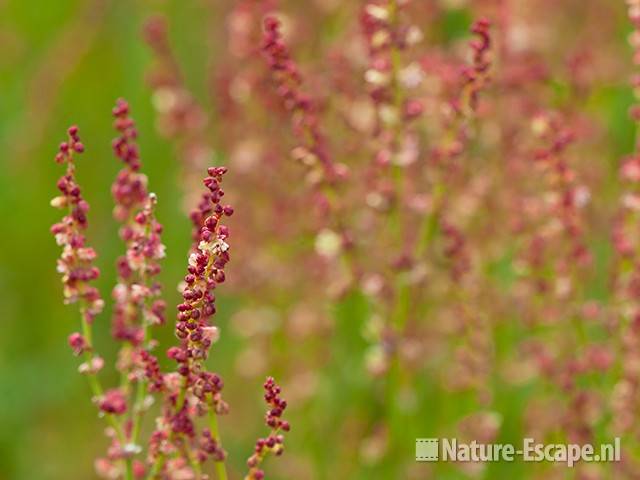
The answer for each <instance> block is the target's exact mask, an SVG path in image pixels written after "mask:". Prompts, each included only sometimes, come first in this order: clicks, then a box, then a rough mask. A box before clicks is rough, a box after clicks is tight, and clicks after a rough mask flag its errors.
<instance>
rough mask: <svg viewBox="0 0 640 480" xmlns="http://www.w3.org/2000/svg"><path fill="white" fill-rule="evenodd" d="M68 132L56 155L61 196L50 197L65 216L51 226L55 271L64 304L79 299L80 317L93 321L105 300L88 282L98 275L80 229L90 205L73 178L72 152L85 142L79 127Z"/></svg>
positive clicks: (81, 148)
mask: <svg viewBox="0 0 640 480" xmlns="http://www.w3.org/2000/svg"><path fill="white" fill-rule="evenodd" d="M68 135H69V138H68V140H67V141H66V142H62V143H61V144H60V149H59V152H58V154H57V155H56V162H58V163H61V164H66V166H67V171H66V173H65V174H64V175H63V176H62V177H60V179H59V180H58V183H57V187H58V190H60V193H61V195H59V196H57V197H55V198H54V199H53V200H51V205H52V206H53V207H55V208H60V209H62V208H66V209H67V215H65V216H64V217H63V218H62V220H61V221H60V222H59V223H56V224H55V225H53V226H52V227H51V233H53V235H54V236H55V239H56V243H57V244H58V245H60V246H61V247H62V255H61V256H60V259H59V260H58V271H59V272H60V273H61V274H62V283H63V285H64V299H65V303H76V302H81V310H82V315H83V320H84V321H86V322H88V323H92V322H93V319H94V318H95V316H96V315H98V314H99V313H100V312H101V311H102V308H103V306H104V302H103V301H102V298H101V297H100V293H99V292H98V290H97V289H96V288H95V287H92V286H91V285H90V282H91V281H93V280H95V279H97V278H98V277H99V275H100V271H99V270H98V268H97V267H95V266H94V265H93V260H94V259H95V258H96V252H95V251H94V250H93V248H91V247H87V246H86V244H85V237H84V234H83V232H84V231H85V230H86V229H87V212H88V211H89V204H88V203H87V202H86V201H85V200H84V198H82V193H81V190H80V186H79V185H78V183H77V182H76V178H75V163H74V154H76V153H78V154H79V153H82V152H84V145H83V144H82V143H81V142H80V137H79V136H78V127H76V126H72V127H70V128H69V130H68ZM85 340H86V339H85Z"/></svg>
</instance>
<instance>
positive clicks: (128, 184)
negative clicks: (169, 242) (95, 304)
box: [111, 99, 165, 345]
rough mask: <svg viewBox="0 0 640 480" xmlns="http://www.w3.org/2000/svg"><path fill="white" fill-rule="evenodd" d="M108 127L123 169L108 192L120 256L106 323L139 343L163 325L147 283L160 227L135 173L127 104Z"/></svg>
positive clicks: (155, 292)
mask: <svg viewBox="0 0 640 480" xmlns="http://www.w3.org/2000/svg"><path fill="white" fill-rule="evenodd" d="M113 115H114V117H115V121H114V127H115V129H116V130H117V131H118V132H119V136H118V137H117V138H116V139H114V140H113V142H112V147H113V152H114V154H115V155H116V157H118V158H119V159H120V160H122V162H123V163H124V164H125V165H124V167H123V168H122V170H120V172H119V173H118V175H117V177H116V180H115V181H114V183H113V185H112V187H111V193H112V195H113V198H114V201H115V208H114V217H115V219H116V220H118V221H120V222H121V223H122V226H121V228H120V238H121V239H122V240H123V241H124V243H125V245H126V248H127V251H126V254H125V255H124V256H122V257H120V258H119V259H118V262H117V267H118V284H117V285H116V286H115V288H114V289H113V298H114V300H115V307H114V315H113V321H112V331H113V336H114V337H115V338H116V339H118V340H126V341H129V342H130V343H131V344H133V345H139V344H140V343H143V342H145V341H146V340H147V339H146V336H147V327H148V326H149V325H150V324H161V323H163V322H164V308H165V304H164V302H163V301H162V300H159V299H158V297H159V296H160V293H161V287H160V285H159V284H158V283H157V282H152V281H151V279H152V278H153V277H155V276H156V275H158V274H159V273H160V265H159V263H158V261H159V260H160V259H162V258H164V255H165V253H164V252H165V248H164V245H163V244H162V243H161V241H160V234H161V233H162V225H161V224H160V223H159V222H158V221H157V220H156V218H155V213H154V210H155V205H156V202H157V199H156V196H155V194H153V193H148V192H147V184H148V181H147V177H146V175H144V174H143V173H140V172H139V170H140V168H141V162H140V155H139V153H138V146H137V144H136V143H135V141H136V138H137V136H138V132H137V130H136V127H135V122H134V121H133V119H132V118H131V117H130V116H129V105H128V103H127V102H126V101H124V100H123V99H119V100H118V101H117V103H116V106H115V108H114V109H113Z"/></svg>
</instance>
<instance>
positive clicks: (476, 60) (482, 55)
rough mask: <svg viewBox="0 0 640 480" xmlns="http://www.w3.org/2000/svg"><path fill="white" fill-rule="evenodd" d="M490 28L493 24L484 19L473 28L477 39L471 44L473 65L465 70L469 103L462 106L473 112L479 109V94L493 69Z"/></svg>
mask: <svg viewBox="0 0 640 480" xmlns="http://www.w3.org/2000/svg"><path fill="white" fill-rule="evenodd" d="M490 27H491V23H489V21H488V20H487V19H484V18H481V19H479V20H477V21H476V22H475V23H474V24H473V26H472V27H471V32H472V33H473V34H475V35H476V39H475V40H472V41H471V43H470V46H471V49H472V50H473V60H472V65H471V66H469V67H466V68H464V70H463V75H464V77H465V93H466V97H465V100H466V102H467V103H466V105H462V106H461V107H462V108H468V109H470V110H471V111H475V110H476V109H477V108H478V93H479V92H480V90H482V88H484V86H485V84H486V83H487V81H488V79H489V69H490V67H491V60H490V58H489V56H490V54H491V36H490V35H489V29H490Z"/></svg>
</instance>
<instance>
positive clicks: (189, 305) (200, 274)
mask: <svg viewBox="0 0 640 480" xmlns="http://www.w3.org/2000/svg"><path fill="white" fill-rule="evenodd" d="M226 171H227V170H226V168H225V167H211V168H209V170H208V173H209V176H208V177H207V178H205V180H204V184H205V186H206V187H207V189H208V190H209V196H208V200H209V202H210V206H211V214H210V215H208V216H207V217H206V218H204V220H203V222H202V226H201V227H200V233H199V242H198V245H197V249H196V251H194V252H192V253H191V255H190V256H189V267H188V269H187V270H188V273H187V275H186V276H185V277H184V288H183V291H182V298H183V299H184V302H183V303H181V304H180V305H178V323H177V325H176V335H177V336H178V338H180V339H181V340H182V341H183V343H182V349H183V351H182V352H181V353H182V355H180V354H178V353H175V354H174V355H173V356H174V358H175V359H176V360H178V361H179V362H181V363H183V367H184V369H183V370H182V372H183V373H184V374H185V375H186V374H188V372H189V369H188V367H187V365H188V364H189V361H190V360H191V359H195V360H204V359H205V358H206V357H207V353H208V351H209V348H210V346H211V344H212V343H213V342H215V341H216V340H217V338H218V329H217V328H216V327H215V326H211V325H209V319H210V318H211V317H212V316H213V315H214V313H215V312H216V308H215V294H214V293H213V291H214V289H215V288H216V285H217V284H219V283H222V282H224V281H225V273H224V267H225V265H226V264H227V262H228V261H229V245H228V244H227V243H226V240H227V238H228V236H229V229H228V228H227V227H226V226H225V225H222V224H221V223H220V222H221V220H222V218H223V217H224V216H231V215H232V214H233V208H232V207H231V206H230V205H224V206H223V205H221V204H220V201H221V200H222V197H223V196H224V190H222V188H221V185H220V183H221V181H222V176H223V175H224V174H225V173H226ZM201 207H202V208H203V209H204V208H206V209H207V210H209V206H206V207H205V206H204V205H201Z"/></svg>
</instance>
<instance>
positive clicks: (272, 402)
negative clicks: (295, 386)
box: [245, 377, 290, 480]
mask: <svg viewBox="0 0 640 480" xmlns="http://www.w3.org/2000/svg"><path fill="white" fill-rule="evenodd" d="M263 386H264V391H265V393H264V400H265V402H266V403H267V406H268V407H269V410H267V413H266V415H265V424H266V425H267V427H269V428H270V429H271V432H270V433H269V436H267V438H259V439H258V441H257V442H256V446H255V448H254V451H253V455H251V457H249V460H247V466H248V467H249V473H248V474H247V476H246V477H245V480H262V479H263V478H264V471H263V470H261V469H260V465H261V464H262V462H263V461H264V460H265V458H266V457H267V455H269V454H270V453H272V454H274V455H276V456H280V455H282V453H283V452H284V436H283V435H282V434H281V433H280V432H281V431H282V432H288V431H289V429H290V427H289V422H287V421H286V420H283V419H282V414H283V413H284V411H285V409H286V408H287V401H286V400H284V399H283V398H282V397H281V396H280V387H279V386H278V384H277V383H276V382H275V380H274V379H273V378H272V377H268V378H267V380H266V381H265V382H264V385H263Z"/></svg>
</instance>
